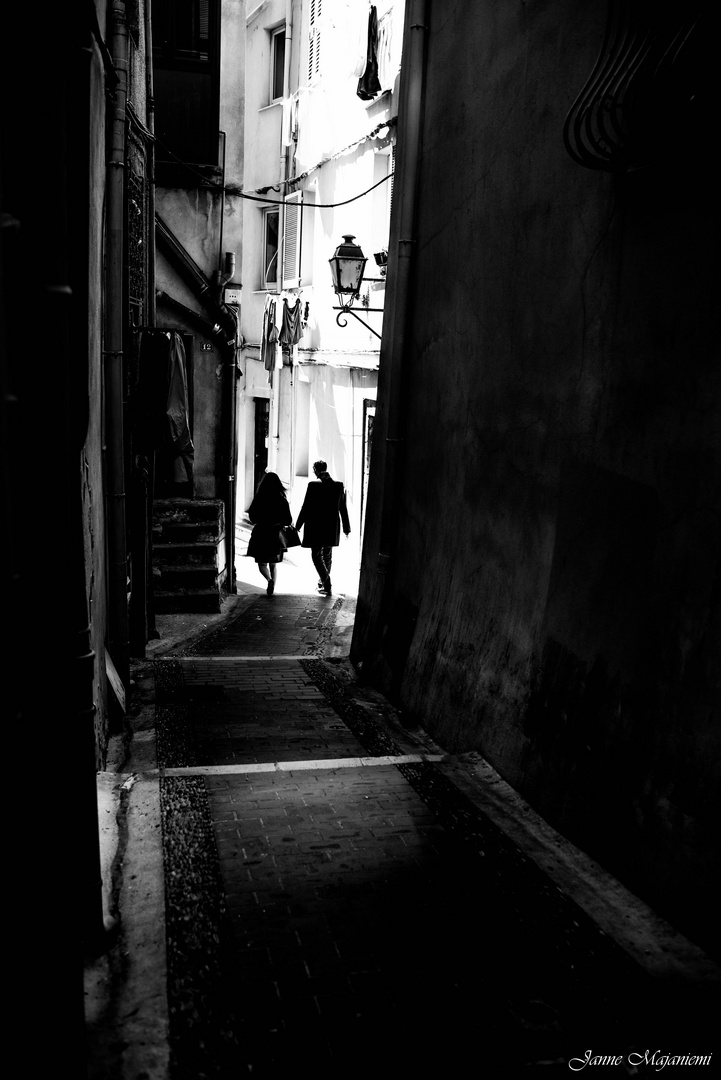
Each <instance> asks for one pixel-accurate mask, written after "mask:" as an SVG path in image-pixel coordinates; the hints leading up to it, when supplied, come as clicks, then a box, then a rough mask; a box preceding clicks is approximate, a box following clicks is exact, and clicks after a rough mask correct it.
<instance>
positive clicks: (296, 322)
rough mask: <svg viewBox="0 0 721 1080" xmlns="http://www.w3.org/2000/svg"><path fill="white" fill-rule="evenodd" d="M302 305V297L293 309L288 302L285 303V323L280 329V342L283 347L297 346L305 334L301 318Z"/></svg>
mask: <svg viewBox="0 0 721 1080" xmlns="http://www.w3.org/2000/svg"><path fill="white" fill-rule="evenodd" d="M301 314H302V304H301V302H300V297H298V299H297V300H296V302H295V304H293V306H292V307H291V306H290V304H289V303H288V301H287V300H284V301H283V322H282V326H281V329H280V342H281V344H283V345H295V344H296V343H297V342H298V341H300V338H301V336H302V334H303V321H302V318H301Z"/></svg>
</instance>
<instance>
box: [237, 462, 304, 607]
mask: <svg viewBox="0 0 721 1080" xmlns="http://www.w3.org/2000/svg"><path fill="white" fill-rule="evenodd" d="M248 517H249V518H250V520H251V523H252V525H253V531H252V533H251V534H250V541H249V543H248V550H247V551H246V555H250V557H251V558H252V559H255V561H256V562H257V564H258V569H259V570H260V572H261V574H262V575H263V577H264V578H265V580H266V581H267V582H268V588H267V589H266V592H267V593H268V596H272V595H273V593H274V592H275V575H276V567H277V566H278V563H279V562H282V561H283V555H284V553H285V551H286V545H285V541H284V540H283V537H282V535H281V531H280V530H281V528H282V527H283V525H290V524H291V523H292V521H293V516H292V514H291V512H290V506H289V505H288V499H287V497H286V494H285V488H284V487H283V481H282V480H281V478H280V477H279V476H278V474H277V473H274V472H267V473H266V474H265V476H264V477H263V478H262V480H261V481H260V483H259V484H258V489H257V491H256V493H255V498H254V499H253V501H252V503H251V504H250V507H249V508H248Z"/></svg>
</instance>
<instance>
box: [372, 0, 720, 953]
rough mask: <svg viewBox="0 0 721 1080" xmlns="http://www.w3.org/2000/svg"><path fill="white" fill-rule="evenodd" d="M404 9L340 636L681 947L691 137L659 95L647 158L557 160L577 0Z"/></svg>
mask: <svg viewBox="0 0 721 1080" xmlns="http://www.w3.org/2000/svg"><path fill="white" fill-rule="evenodd" d="M430 7H431V8H432V11H431V19H430V24H429V31H428V52H427V67H426V85H425V103H424V120H423V128H422V140H423V141H422V157H421V165H420V170H419V176H420V186H419V204H418V222H417V234H416V238H417V253H416V258H415V276H414V280H413V286H412V291H411V316H410V317H411V329H410V345H409V348H408V350H407V353H406V356H405V357H404V358H403V371H404V375H403V387H404V390H403V401H402V410H403V426H404V434H405V443H404V449H403V451H402V455H401V458H400V461H399V470H398V476H399V480H398V486H397V489H394V494H393V498H392V499H389V498H388V493H387V488H386V490H385V492H384V485H387V484H388V483H389V482H390V481H389V479H388V475H387V473H386V455H387V453H388V451H387V449H386V448H385V447H384V446H383V445H382V444H381V440H382V439H383V437H384V431H385V432H387V430H388V428H387V424H388V406H387V396H388V392H389V391H388V386H389V378H390V376H389V374H388V372H387V371H386V372H385V373H384V365H383V359H384V356H387V355H388V349H389V342H388V340H384V345H383V349H384V352H383V353H382V356H381V371H380V379H379V402H378V413H377V417H376V432H377V440H376V442H375V443H374V448H373V460H372V466H371V468H372V470H373V468H374V467H376V472H375V475H373V474H372V476H371V489H370V495H369V502H368V512H367V517H366V533H365V546H364V562H363V569H362V574H361V588H360V596H359V603H358V617H357V626H356V631H355V635H354V642H353V650H352V656H353V659H354V660H355V661H357V662H360V663H361V664H362V670H363V672H364V675H365V676H366V677H368V678H369V679H371V680H372V681H374V682H375V683H376V684H377V685H378V686H379V687H381V688H382V689H383V690H385V691H386V692H388V693H391V694H392V695H393V696H395V697H396V699H397V700H398V702H399V704H400V705H401V707H402V708H404V709H405V710H406V711H407V712H409V713H410V714H411V715H413V716H415V717H416V718H418V719H420V721H421V722H422V723H423V724H424V725H425V726H426V728H427V729H428V730H429V731H430V732H431V733H432V734H433V735H434V736H435V737H437V738H438V739H439V741H441V742H442V743H443V744H444V745H446V746H447V747H449V748H450V749H452V750H458V751H462V750H469V749H476V750H478V751H480V752H481V753H482V754H483V755H484V756H485V757H487V758H488V760H490V761H491V762H492V764H493V765H494V766H495V767H496V768H497V769H498V770H499V772H500V773H501V774H502V775H503V776H504V777H505V778H506V779H507V780H508V781H509V782H510V783H512V784H513V785H514V786H515V787H516V788H517V789H518V790H519V791H520V792H521V793H522V794H523V795H524V796H525V797H526V798H527V799H528V800H529V801H530V802H531V803H532V804H533V805H534V806H535V807H536V808H537V809H538V810H540V811H541V812H542V813H543V814H544V815H545V816H546V817H547V818H548V819H549V820H550V821H551V822H552V823H553V824H554V825H556V827H558V828H559V829H560V830H561V831H562V832H564V833H565V834H566V835H568V836H569V837H570V838H571V839H572V840H574V841H575V842H576V843H578V844H579V846H581V847H582V848H584V849H585V850H587V851H589V852H590V853H591V854H592V855H594V856H595V857H596V858H598V859H599V860H600V861H601V862H603V863H604V864H605V865H606V866H607V867H608V868H609V869H611V870H612V871H613V872H615V873H616V874H617V875H618V876H619V877H620V878H621V879H622V880H625V881H626V883H627V884H629V885H630V886H631V887H633V888H635V889H636V890H637V891H638V892H639V893H640V894H641V895H642V896H644V897H645V898H646V899H647V900H650V901H651V902H652V903H655V904H656V905H657V906H658V907H660V909H661V910H662V911H664V912H665V913H666V914H667V915H668V916H669V917H670V918H672V919H674V920H675V921H676V922H677V923H680V924H682V926H683V927H684V928H685V929H686V931H687V932H689V933H690V934H691V935H692V936H694V935H695V936H696V937H697V938H703V939H704V942H705V943H706V944H708V942H709V940H710V936H711V934H712V931H711V929H710V927H711V923H712V919H711V915H710V913H711V911H712V910H713V906H714V905H715V904H717V903H718V901H719V899H721V897H720V896H719V875H718V854H717V846H716V842H715V840H714V837H713V828H714V826H713V825H712V822H713V821H714V820H715V816H716V815H717V814H718V810H719V806H718V790H719V779H720V778H719V749H720V747H719V741H720V739H719V728H718V719H717V718H718V706H719V701H720V700H721V695H720V693H719V690H720V688H721V647H720V645H721V640H720V638H721V635H720V634H719V610H720V606H719V590H718V583H719V552H721V527H720V517H721V515H720V513H719V510H720V506H719V486H720V485H719V479H720V476H721V470H720V468H719V466H720V465H721V440H720V437H719V431H720V427H721V408H720V405H721V386H720V375H721V364H720V361H719V347H718V346H719V329H718V314H719V305H718V274H717V263H718V211H717V200H716V198H715V197H714V196H713V195H712V177H711V175H710V173H709V164H708V163H707V161H706V160H705V158H706V154H705V150H704V145H703V143H702V142H699V139H698V138H697V136H698V132H693V133H692V135H693V136H694V137H693V138H692V137H690V135H689V132H688V131H687V132H685V135H684V137H683V138H681V137H680V135H681V133H679V132H678V131H677V130H674V128H673V126H672V124H671V121H669V124H670V126H669V128H668V129H667V130H666V129H664V128H663V122H662V121H663V117H661V118H660V119H659V118H657V119H658V120H659V131H660V134H661V135H663V137H664V139H665V141H664V144H663V147H664V149H663V155H662V158H661V160H660V161H659V162H658V163H656V164H655V165H653V166H652V167H649V168H647V169H643V170H639V171H635V172H631V173H625V174H622V175H616V176H614V175H611V174H609V173H606V172H601V171H595V170H591V169H586V168H583V167H581V166H579V165H578V164H576V163H575V162H574V161H573V160H572V159H571V157H570V156H569V154H568V153H567V152H566V150H565V147H564V143H563V137H562V132H563V125H564V119H565V117H566V114H567V112H568V110H569V108H570V107H571V105H572V103H573V101H574V99H575V97H576V95H577V93H578V92H579V90H580V89H581V87H582V86H583V85H584V83H585V81H586V80H587V78H588V76H589V75H590V73H591V70H592V68H593V65H594V63H595V60H596V56H597V54H598V50H599V48H600V45H601V41H602V39H603V31H604V27H605V18H606V5H605V4H603V3H601V2H600V0H599V2H597V3H592V4H585V5H577V4H575V3H573V2H571V0H554V2H547V3H543V4H530V3H529V4H523V3H521V4H514V5H510V4H502V5H499V4H493V3H490V2H485V0H484V2H480V3H478V4H474V5H472V6H469V5H465V6H464V7H463V18H462V19H461V18H457V19H456V18H453V17H451V16H452V13H451V12H450V11H446V8H445V6H444V8H443V14H441V13H440V12H439V10H438V7H439V6H438V5H430ZM451 7H452V8H453V9H454V10H456V9H458V11H457V13H458V12H459V11H460V5H451ZM402 119H403V118H402V116H401V122H400V123H399V140H400V139H402V136H403V128H402ZM702 127H703V125H701V129H702ZM701 129H700V130H701ZM401 164H402V162H401ZM399 190H402V178H401V177H400V176H397V177H396V186H395V192H396V194H397V193H398V192H399ZM391 259H392V253H391ZM392 272H393V264H392V262H391V264H390V265H389V300H388V301H387V310H386V321H388V320H389V309H388V306H389V303H390V304H392V303H393V292H392V290H391V282H390V277H391V274H392ZM393 377H394V378H396V377H397V376H396V375H394V376H393ZM384 425H385V428H384ZM376 450H378V452H377V453H376ZM384 494H385V496H386V497H385V499H384ZM384 505H385V507H386V509H385V511H383V510H382V507H383V506H384ZM389 506H392V509H391V510H390V511H389V509H388V507H389ZM384 512H385V514H386V519H385V520H384V519H383V513H384ZM389 512H391V513H392V514H393V515H394V522H393V529H394V537H395V540H394V544H395V546H394V550H393V552H392V559H391V561H390V564H389V565H388V567H387V570H386V573H384V574H382V575H379V574H378V573H377V566H376V562H377V553H378V552H379V551H380V550H381V540H382V536H383V534H384V532H385V534H386V535H387V531H388V522H387V515H388V513H389ZM699 898H701V899H700V900H699ZM700 909H703V911H701V910H700Z"/></svg>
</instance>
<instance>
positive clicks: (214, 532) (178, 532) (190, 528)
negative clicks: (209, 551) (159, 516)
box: [153, 521, 225, 544]
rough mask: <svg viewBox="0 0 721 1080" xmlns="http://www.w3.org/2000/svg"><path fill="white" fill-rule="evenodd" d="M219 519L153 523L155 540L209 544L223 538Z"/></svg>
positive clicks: (171, 542) (155, 541) (156, 541)
mask: <svg viewBox="0 0 721 1080" xmlns="http://www.w3.org/2000/svg"><path fill="white" fill-rule="evenodd" d="M224 535H225V534H224V532H222V531H221V530H219V528H218V522H217V521H194V522H185V521H183V522H178V521H172V522H171V521H164V522H163V523H162V524H160V525H159V524H154V525H153V542H154V543H161V544H163V543H166V544H167V543H169V544H173V543H176V544H209V543H212V542H213V541H218V540H222V539H223V537H224Z"/></svg>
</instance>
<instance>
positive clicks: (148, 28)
mask: <svg viewBox="0 0 721 1080" xmlns="http://www.w3.org/2000/svg"><path fill="white" fill-rule="evenodd" d="M152 7H153V5H152V0H145V94H146V108H145V117H146V121H145V122H146V125H147V128H148V131H149V132H150V134H151V135H155V89H154V83H153V24H152V16H151V12H152ZM147 177H148V326H155V141H154V140H150V141H149V142H148V158H147Z"/></svg>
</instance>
